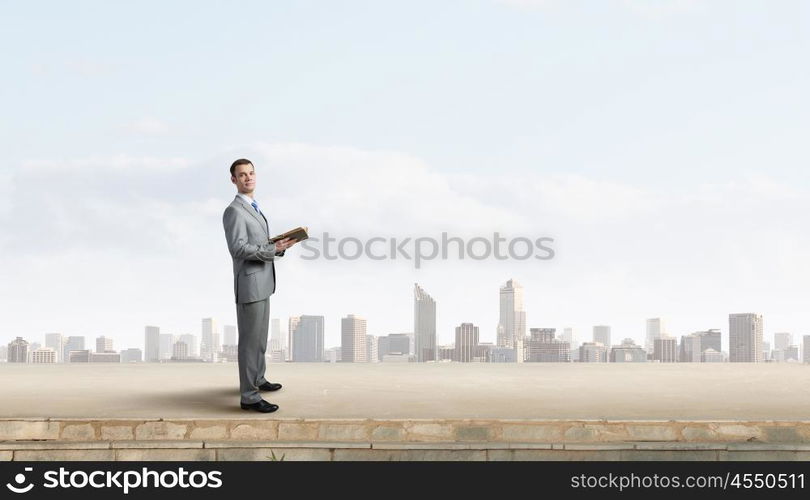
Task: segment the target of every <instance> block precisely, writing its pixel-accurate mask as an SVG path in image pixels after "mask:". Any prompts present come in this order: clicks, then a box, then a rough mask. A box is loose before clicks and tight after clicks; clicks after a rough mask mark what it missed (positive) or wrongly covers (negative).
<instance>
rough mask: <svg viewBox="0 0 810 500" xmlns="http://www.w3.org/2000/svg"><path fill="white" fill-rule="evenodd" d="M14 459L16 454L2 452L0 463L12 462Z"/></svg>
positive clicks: (6, 451) (0, 453) (0, 452)
mask: <svg viewBox="0 0 810 500" xmlns="http://www.w3.org/2000/svg"><path fill="white" fill-rule="evenodd" d="M13 457H14V452H13V451H11V450H3V451H0V462H11V459H12V458H13Z"/></svg>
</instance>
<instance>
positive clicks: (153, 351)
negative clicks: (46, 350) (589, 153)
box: [65, 326, 160, 363]
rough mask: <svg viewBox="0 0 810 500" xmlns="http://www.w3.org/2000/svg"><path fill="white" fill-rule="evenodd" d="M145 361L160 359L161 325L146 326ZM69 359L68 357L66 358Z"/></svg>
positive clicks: (150, 361) (151, 361) (153, 361)
mask: <svg viewBox="0 0 810 500" xmlns="http://www.w3.org/2000/svg"><path fill="white" fill-rule="evenodd" d="M143 346H144V361H146V362H147V363H157V362H158V361H160V327H159V326H147V327H145V328H144V342H143ZM65 359H67V358H65Z"/></svg>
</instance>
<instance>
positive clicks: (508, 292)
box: [496, 279, 526, 363]
mask: <svg viewBox="0 0 810 500" xmlns="http://www.w3.org/2000/svg"><path fill="white" fill-rule="evenodd" d="M498 325H499V326H501V328H499V329H498V334H499V337H498V338H497V340H496V341H497V343H498V347H511V348H513V349H515V353H516V356H515V360H516V361H517V362H518V363H522V362H523V360H524V356H523V341H524V339H525V337H526V310H525V309H524V308H523V287H522V286H521V285H520V283H518V282H517V281H515V280H513V279H510V280H509V281H507V282H506V284H505V285H504V286H502V287H501V290H500V317H499V320H498Z"/></svg>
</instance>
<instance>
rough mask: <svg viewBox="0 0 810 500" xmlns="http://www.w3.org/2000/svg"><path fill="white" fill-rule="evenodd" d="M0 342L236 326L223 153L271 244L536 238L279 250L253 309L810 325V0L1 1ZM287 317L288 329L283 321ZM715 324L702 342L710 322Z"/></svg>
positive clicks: (770, 327) (616, 336)
mask: <svg viewBox="0 0 810 500" xmlns="http://www.w3.org/2000/svg"><path fill="white" fill-rule="evenodd" d="M3 6H4V9H3V16H0V47H1V48H0V51H2V61H3V63H4V77H3V79H2V80H0V99H2V108H3V112H2V121H0V151H2V155H3V166H2V169H0V227H2V231H0V255H2V261H0V308H1V309H2V320H3V321H2V323H0V325H2V326H0V337H2V338H3V339H4V340H3V342H8V341H9V340H10V339H12V338H13V337H14V336H17V335H22V336H24V337H26V338H27V339H29V340H38V341H42V339H43V338H44V333H45V332H52V331H57V332H62V333H64V334H66V335H86V336H88V338H93V337H95V336H98V335H108V336H113V337H114V338H115V339H116V347H117V348H125V347H140V346H142V344H143V327H144V325H146V324H151V325H159V326H161V328H162V330H163V331H164V332H169V333H196V334H199V333H200V319H201V318H202V317H209V316H213V317H215V318H216V319H217V321H218V322H219V323H220V324H233V323H235V308H234V304H233V293H232V274H231V264H230V257H229V255H228V253H227V249H226V246H225V238H224V233H223V230H222V219H221V217H222V211H223V209H224V208H225V206H226V205H227V204H228V203H229V202H230V200H231V199H232V197H233V195H234V188H233V186H232V185H231V184H230V182H229V178H228V173H227V168H228V165H229V164H230V163H231V161H233V160H234V159H235V158H238V157H247V158H250V159H252V160H253V161H254V163H255V165H256V169H257V175H258V187H257V192H256V196H257V200H258V201H259V202H260V203H261V204H262V206H263V207H264V209H265V211H266V212H268V213H269V215H270V219H271V225H272V230H273V232H282V231H284V230H286V229H289V228H292V227H295V226H298V225H307V226H309V227H310V230H311V232H312V233H314V234H322V233H324V232H329V233H330V234H331V235H333V236H335V237H338V238H340V237H344V238H345V237H355V238H360V239H362V240H367V239H368V238H371V237H374V236H381V237H386V238H400V239H401V238H405V237H420V236H421V237H435V238H439V237H441V233H442V232H448V233H449V234H450V235H453V236H456V235H457V236H460V237H464V238H472V237H476V236H483V237H491V236H492V234H493V233H494V232H499V233H500V234H501V235H502V236H504V237H506V238H514V237H518V236H526V237H530V238H537V237H541V236H547V237H552V238H554V243H553V244H552V245H551V246H552V247H553V248H554V251H555V257H554V259H552V260H547V261H541V260H535V259H529V260H523V261H517V260H496V259H488V260H480V261H476V260H470V259H465V260H462V261H459V260H447V261H442V260H434V261H429V262H425V263H423V265H422V267H421V268H420V269H414V265H413V262H412V261H407V260H403V259H397V260H394V261H392V260H382V261H375V260H370V259H359V260H354V261H341V260H338V261H328V260H325V259H319V260H314V261H309V260H304V259H302V258H301V255H302V252H301V250H302V249H301V248H297V249H294V250H293V251H291V252H288V255H287V256H286V257H284V259H283V260H282V261H280V262H279V263H278V265H277V275H278V281H279V283H278V288H277V292H278V293H277V295H275V296H274V297H273V298H272V299H271V311H272V316H274V317H280V318H283V323H285V324H286V318H287V317H288V316H290V315H298V314H323V315H325V316H326V344H327V345H328V346H333V345H338V344H339V338H340V331H339V329H340V317H341V316H344V315H346V314H350V313H353V314H358V315H361V316H364V317H366V318H367V319H368V330H369V333H371V334H374V335H384V334H387V333H392V332H407V331H411V330H412V326H413V306H412V293H413V292H412V290H413V283H414V282H418V283H420V284H421V285H422V286H423V287H424V288H425V289H426V290H427V291H428V293H430V294H431V295H432V296H433V297H434V298H435V299H436V300H437V303H438V330H439V341H440V342H442V343H445V342H450V341H451V340H452V336H453V328H454V327H455V326H456V325H458V324H459V323H461V322H472V323H475V324H476V325H478V326H479V327H480V329H481V336H482V340H484V341H494V339H495V328H496V325H497V321H498V289H499V286H501V285H502V284H503V283H504V282H505V281H506V280H507V279H510V278H514V279H516V280H517V281H519V282H521V283H522V284H523V285H524V286H525V290H526V291H525V294H526V309H527V316H528V325H529V326H530V327H556V328H558V329H562V328H563V327H565V326H573V327H575V329H576V332H577V336H578V337H579V340H590V328H591V326H592V325H595V324H609V325H611V326H612V327H613V340H614V342H618V341H620V340H621V338H624V337H632V338H635V339H636V340H637V341H642V340H643V336H644V320H645V318H648V317H656V316H661V317H664V318H666V320H667V321H668V324H669V327H670V328H669V330H670V333H672V334H675V335H681V334H685V333H689V332H692V331H696V330H701V329H707V328H721V329H722V330H723V332H724V334H725V333H727V330H728V319H727V318H728V313H731V312H757V313H761V314H763V315H764V317H765V331H766V339H768V338H769V337H771V336H772V334H773V332H779V331H788V332H792V333H794V335H803V334H810V317H809V316H808V313H807V310H808V299H810V289H808V283H810V263H808V253H807V249H808V248H810V235H808V232H807V227H808V222H810V220H809V219H810V215H809V214H810V201H809V200H810V197H809V196H808V195H809V194H810V193H809V192H808V191H810V187H808V186H809V185H808V181H810V169H809V168H808V167H810V161H809V160H810V141H808V140H807V138H808V137H810V97H808V93H807V89H808V88H810V65H808V62H807V61H808V53H810V40H808V37H810V35H808V31H807V27H808V26H810V7H808V6H807V4H806V3H804V4H803V3H802V2H800V1H788V0H786V1H782V2H745V1H716V2H698V1H686V0H673V1H664V0H659V1H653V0H626V1H621V0H615V1H592V2H585V1H573V2H571V1H565V2H564V1H562V0H560V1H555V0H536V1H532V0H508V1H506V0H504V1H494V0H480V1H475V0H465V1H443V2H419V1H407V2H404V1H403V2H393V1H392V2H371V1H362V2H361V1H341V2H327V1H322V2H315V1H284V2H281V1H278V2H264V1H262V2H229V3H228V4H227V6H225V5H223V4H222V3H221V2H201V1H194V2H172V3H167V2H137V3H132V4H126V5H125V4H120V3H110V2H82V1H78V2H67V3H66V2H51V3H47V2H36V3H35V2H27V3H21V2H3ZM285 328H286V327H285ZM724 342H725V340H724Z"/></svg>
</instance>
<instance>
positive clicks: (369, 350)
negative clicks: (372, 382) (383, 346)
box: [366, 335, 380, 363]
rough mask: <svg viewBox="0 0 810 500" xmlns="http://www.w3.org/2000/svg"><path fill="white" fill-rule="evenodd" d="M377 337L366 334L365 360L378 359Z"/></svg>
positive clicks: (371, 361) (374, 360)
mask: <svg viewBox="0 0 810 500" xmlns="http://www.w3.org/2000/svg"><path fill="white" fill-rule="evenodd" d="M378 340H379V339H378V338H377V337H376V336H374V335H366V361H367V362H369V363H378V362H379V361H380V359H379V344H378V342H377V341H378Z"/></svg>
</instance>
